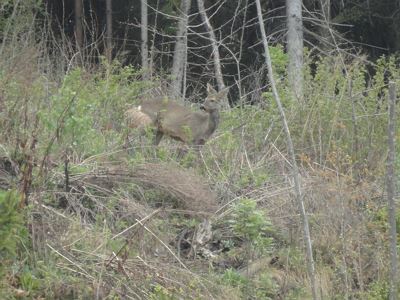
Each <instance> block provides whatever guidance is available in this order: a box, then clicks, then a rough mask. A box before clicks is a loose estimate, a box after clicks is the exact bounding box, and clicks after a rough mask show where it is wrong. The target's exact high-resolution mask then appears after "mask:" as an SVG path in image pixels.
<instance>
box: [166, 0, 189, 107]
mask: <svg viewBox="0 0 400 300" xmlns="http://www.w3.org/2000/svg"><path fill="white" fill-rule="evenodd" d="M190 4H191V1H190V0H181V8H180V10H181V14H180V16H179V22H178V30H177V33H176V42H175V50H174V57H173V61H172V71H171V77H172V80H171V96H172V97H174V98H176V99H182V98H184V96H185V95H182V83H183V77H184V76H183V75H184V71H185V67H186V51H187V26H188V13H189V9H190ZM182 100H183V99H182Z"/></svg>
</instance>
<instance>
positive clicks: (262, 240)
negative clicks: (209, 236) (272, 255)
mask: <svg viewBox="0 0 400 300" xmlns="http://www.w3.org/2000/svg"><path fill="white" fill-rule="evenodd" d="M230 223H231V227H232V230H233V232H234V233H235V234H236V235H237V236H238V237H240V238H242V239H244V240H245V241H247V242H249V243H250V244H251V245H252V246H253V247H254V248H255V249H256V250H258V251H261V252H268V251H269V250H270V248H271V246H272V238H269V237H267V236H266V234H267V233H268V232H271V231H272V224H271V222H270V221H269V219H268V217H267V216H266V215H265V214H264V213H263V211H261V210H259V209H257V202H256V201H254V200H252V199H242V200H241V201H240V202H239V203H238V204H237V205H236V206H235V208H234V211H233V213H232V219H231V220H230Z"/></svg>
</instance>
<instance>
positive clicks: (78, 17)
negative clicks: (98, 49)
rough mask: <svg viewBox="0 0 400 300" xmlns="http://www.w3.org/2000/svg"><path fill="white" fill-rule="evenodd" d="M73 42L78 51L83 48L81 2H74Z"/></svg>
mask: <svg viewBox="0 0 400 300" xmlns="http://www.w3.org/2000/svg"><path fill="white" fill-rule="evenodd" d="M74 10H75V41H76V46H77V48H78V49H81V48H82V46H83V5H82V0H75V7H74Z"/></svg>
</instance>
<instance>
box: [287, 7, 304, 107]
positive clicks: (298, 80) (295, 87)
mask: <svg viewBox="0 0 400 300" xmlns="http://www.w3.org/2000/svg"><path fill="white" fill-rule="evenodd" d="M301 6H302V0H286V15H287V30H288V32H287V52H288V56H289V66H288V78H289V84H290V86H291V88H292V91H293V94H294V96H295V97H296V98H297V99H298V100H299V101H303V20H302V7H301Z"/></svg>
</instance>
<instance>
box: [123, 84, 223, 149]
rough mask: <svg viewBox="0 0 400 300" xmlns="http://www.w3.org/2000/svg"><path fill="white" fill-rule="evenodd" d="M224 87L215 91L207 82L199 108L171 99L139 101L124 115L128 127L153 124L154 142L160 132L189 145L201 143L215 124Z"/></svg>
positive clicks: (217, 120)
mask: <svg viewBox="0 0 400 300" xmlns="http://www.w3.org/2000/svg"><path fill="white" fill-rule="evenodd" d="M227 93H228V90H227V89H224V90H223V91H220V92H217V91H216V90H215V89H214V88H213V87H212V86H211V85H209V84H208V85H207V97H206V99H205V101H204V103H203V104H202V105H201V111H195V112H193V111H191V110H190V109H189V108H187V107H184V106H182V105H180V104H178V103H176V102H174V101H170V100H168V99H166V98H164V99H151V100H148V101H143V102H142V104H141V105H140V106H138V107H136V108H132V109H130V110H128V111H127V112H126V113H125V114H126V116H127V118H128V122H129V123H130V127H133V128H143V127H146V126H149V125H150V126H153V127H154V128H155V129H156V135H155V141H154V143H155V144H156V145H158V144H159V143H160V141H161V139H162V137H163V136H164V135H167V136H169V137H171V138H173V139H175V140H179V141H182V142H184V143H186V144H191V145H203V144H204V143H205V142H206V141H207V140H208V139H209V138H210V136H211V135H212V134H213V133H214V131H215V130H216V129H217V127H218V123H219V105H220V101H221V100H222V99H224V100H226V96H227Z"/></svg>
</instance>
